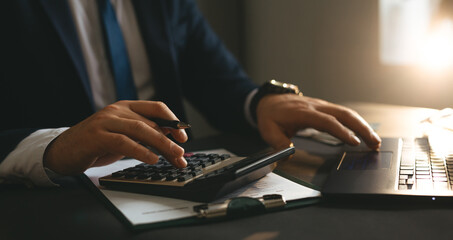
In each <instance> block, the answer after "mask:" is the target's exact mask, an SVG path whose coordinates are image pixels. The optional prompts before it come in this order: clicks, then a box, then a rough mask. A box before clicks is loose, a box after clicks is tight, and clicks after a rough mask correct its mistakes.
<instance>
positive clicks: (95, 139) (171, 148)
mask: <svg viewBox="0 0 453 240" xmlns="http://www.w3.org/2000/svg"><path fill="white" fill-rule="evenodd" d="M149 118H162V119H168V120H177V118H176V116H175V115H174V114H173V112H172V111H171V110H170V109H169V108H168V107H167V106H166V105H165V104H164V103H162V102H152V101H119V102H116V103H114V104H112V105H109V106H107V107H105V108H104V109H102V110H100V111H99V112H97V113H95V114H93V115H92V116H90V117H88V118H87V119H85V120H84V121H82V122H80V123H78V124H77V125H75V126H73V127H71V128H69V129H68V130H66V131H65V132H63V133H62V134H61V135H60V136H58V137H57V138H56V139H54V141H52V142H51V143H50V144H49V145H48V146H47V149H46V152H45V154H44V167H47V168H49V169H50V170H52V171H54V172H56V173H58V174H62V175H75V174H79V173H83V172H84V171H85V170H86V169H88V168H90V167H94V166H103V165H107V164H110V163H113V162H115V161H117V160H119V159H121V158H123V157H124V156H128V157H132V158H135V159H138V160H140V161H142V162H145V163H149V164H154V163H156V162H157V161H158V156H157V155H156V154H154V153H153V152H152V151H150V150H149V149H148V148H146V147H145V146H143V145H146V146H150V147H153V148H154V149H156V150H157V151H158V152H159V153H160V154H162V155H163V156H164V157H165V158H166V159H168V160H169V161H170V163H171V164H173V165H174V166H176V167H180V168H181V167H185V166H186V164H187V162H186V161H185V159H184V157H183V154H184V149H183V148H181V147H180V146H178V145H177V144H176V143H174V142H173V141H172V140H170V139H169V138H167V136H166V135H168V134H171V135H172V136H173V138H174V139H175V140H176V141H178V142H181V143H182V142H185V141H187V134H186V132H185V131H184V130H183V129H168V128H160V127H159V126H158V125H157V124H156V123H155V122H153V121H151V120H149ZM142 144H143V145H142Z"/></svg>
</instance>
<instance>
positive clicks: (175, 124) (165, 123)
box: [149, 118, 190, 129]
mask: <svg viewBox="0 0 453 240" xmlns="http://www.w3.org/2000/svg"><path fill="white" fill-rule="evenodd" d="M149 120H151V121H153V122H155V123H156V124H157V125H159V127H163V128H165V127H166V128H174V129H186V128H190V124H188V123H185V122H181V121H178V120H166V119H161V118H150V119H149Z"/></svg>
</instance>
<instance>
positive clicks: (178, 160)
mask: <svg viewBox="0 0 453 240" xmlns="http://www.w3.org/2000/svg"><path fill="white" fill-rule="evenodd" d="M105 127H106V129H107V130H108V131H110V132H115V133H120V134H123V135H125V136H128V137H129V138H131V139H133V140H136V141H140V142H141V143H144V144H145V145H148V146H151V147H153V148H155V149H156V150H157V151H158V152H159V153H160V154H162V155H163V156H164V157H165V158H166V159H167V160H168V161H169V162H170V163H171V164H173V165H174V166H176V167H179V168H182V167H185V166H186V165H187V162H186V161H185V159H184V158H183V154H184V149H183V148H182V147H180V146H178V145H177V144H176V143H174V142H173V141H171V140H170V139H169V138H167V137H166V136H165V135H164V134H162V133H160V132H159V131H157V130H156V129H154V128H152V127H150V126H148V125H147V124H145V123H144V122H142V121H138V120H134V119H124V118H118V119H116V121H109V122H107V123H106V124H105Z"/></svg>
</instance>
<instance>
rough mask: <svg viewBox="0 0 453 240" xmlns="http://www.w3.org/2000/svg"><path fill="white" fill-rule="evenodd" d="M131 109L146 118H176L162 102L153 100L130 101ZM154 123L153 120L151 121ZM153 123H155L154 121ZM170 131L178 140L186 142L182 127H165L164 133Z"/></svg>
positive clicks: (185, 134)
mask: <svg viewBox="0 0 453 240" xmlns="http://www.w3.org/2000/svg"><path fill="white" fill-rule="evenodd" d="M130 108H131V110H132V111H134V112H136V113H137V114H139V115H141V116H145V117H146V118H153V117H157V118H161V119H166V120H178V121H179V119H178V118H177V117H176V115H175V114H174V113H173V112H172V111H171V110H170V109H169V108H168V107H167V105H165V104H164V103H162V102H155V101H133V102H131V103H130ZM153 123H154V122H153ZM154 124H155V123H154ZM156 125H157V124H156ZM168 133H170V134H171V135H172V136H173V138H175V140H176V141H178V142H181V143H182V142H186V141H187V139H188V137H187V133H186V131H185V130H184V129H165V130H164V131H163V134H164V135H167V134H168Z"/></svg>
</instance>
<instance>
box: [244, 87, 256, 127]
mask: <svg viewBox="0 0 453 240" xmlns="http://www.w3.org/2000/svg"><path fill="white" fill-rule="evenodd" d="M257 92H258V88H256V89H253V90H252V91H251V92H250V93H249V95H247V98H246V99H245V104H244V114H245V119H247V122H248V123H249V124H250V125H251V126H253V127H254V128H257V127H258V126H257V125H256V122H255V121H254V120H253V117H252V112H251V111H250V104H251V103H252V99H253V97H254V96H255V95H256V93H257Z"/></svg>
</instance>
